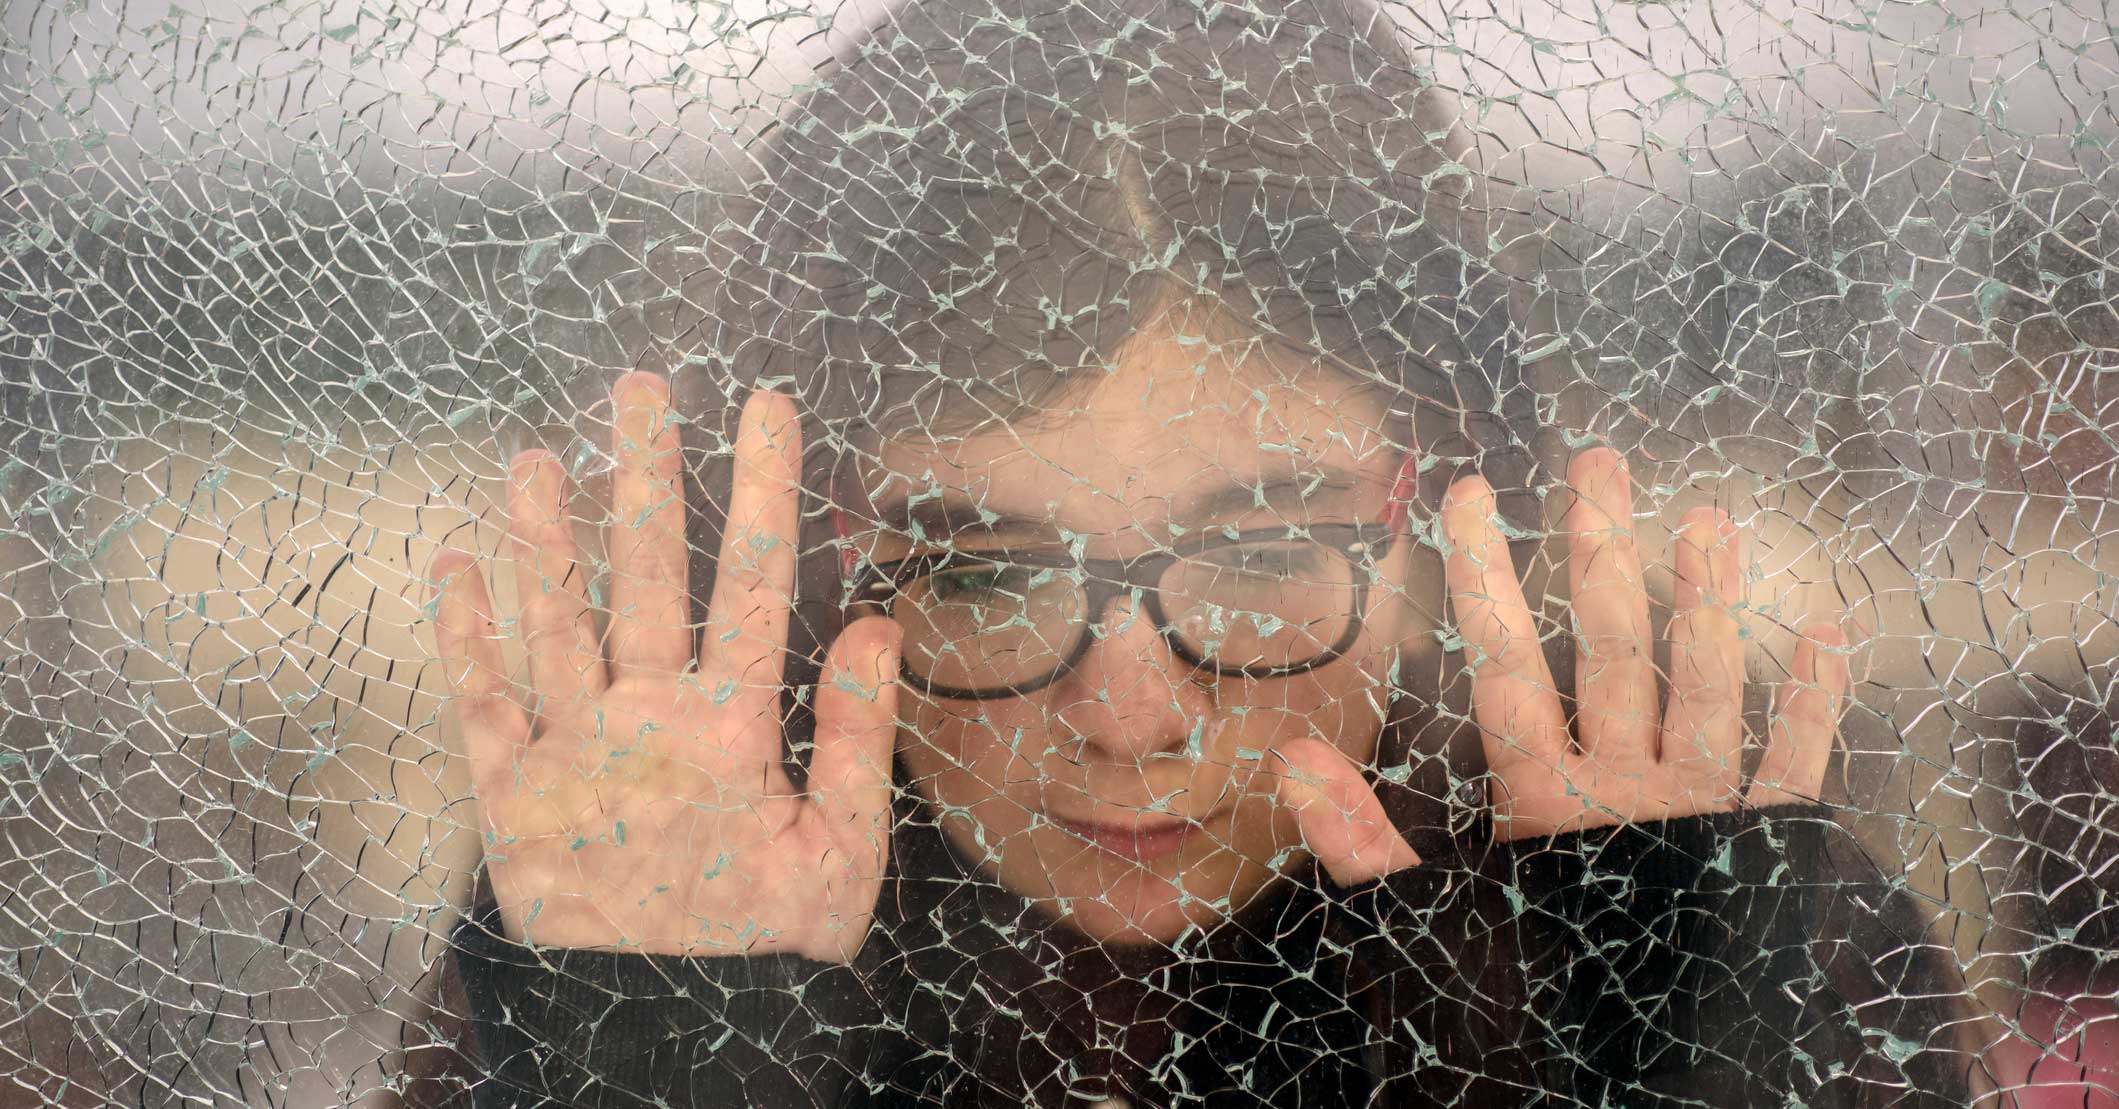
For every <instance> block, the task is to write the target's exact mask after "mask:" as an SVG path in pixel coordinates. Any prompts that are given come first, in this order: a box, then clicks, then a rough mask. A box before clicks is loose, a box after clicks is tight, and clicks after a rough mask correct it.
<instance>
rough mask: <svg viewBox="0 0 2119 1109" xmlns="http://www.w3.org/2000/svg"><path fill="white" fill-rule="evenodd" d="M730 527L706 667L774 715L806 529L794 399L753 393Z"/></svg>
mask: <svg viewBox="0 0 2119 1109" xmlns="http://www.w3.org/2000/svg"><path fill="white" fill-rule="evenodd" d="M735 469H736V472H735V483H734V486H733V487H732V489H731V490H730V494H729V505H728V530H727V531H726V533H724V534H723V536H722V538H721V560H720V562H718V563H716V564H715V567H714V592H713V598H712V600H711V601H710V602H709V603H708V604H707V614H706V629H705V631H704V633H703V634H702V635H701V637H700V645H699V658H700V660H701V667H702V669H703V670H705V671H707V672H710V673H712V674H714V675H718V676H719V677H717V678H716V679H714V680H715V681H719V680H723V679H725V680H730V681H734V682H736V683H737V685H738V691H737V692H736V694H735V695H736V696H738V697H743V698H745V699H746V700H747V701H748V702H749V706H748V707H750V708H751V709H753V710H755V711H757V712H759V713H765V712H770V711H773V710H774V708H775V707H776V703H777V699H778V698H779V695H780V685H781V681H782V675H783V672H784V670H785V662H786V655H787V619H788V608H789V606H790V605H791V604H792V597H793V595H794V588H795V545H796V543H797V541H798V532H797V529H798V528H799V527H800V526H801V487H800V480H801V473H802V430H801V426H800V425H799V424H798V423H797V422H796V413H795V405H794V401H793V399H792V398H790V397H788V396H787V395H786V394H784V393H779V392H775V391H773V390H770V389H759V390H756V391H754V392H752V393H751V395H750V399H749V400H748V401H746V402H745V403H744V405H743V419H742V423H741V425H740V426H739V428H738V430H737V432H736V468H735Z"/></svg>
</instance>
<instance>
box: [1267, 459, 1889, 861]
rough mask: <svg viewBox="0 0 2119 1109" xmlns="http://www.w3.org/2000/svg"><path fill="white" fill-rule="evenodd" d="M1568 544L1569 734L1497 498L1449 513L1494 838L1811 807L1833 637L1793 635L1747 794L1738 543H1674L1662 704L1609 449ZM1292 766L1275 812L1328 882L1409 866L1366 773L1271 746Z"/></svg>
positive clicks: (1582, 485)
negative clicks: (1299, 835)
mask: <svg viewBox="0 0 2119 1109" xmlns="http://www.w3.org/2000/svg"><path fill="white" fill-rule="evenodd" d="M1568 483H1569V485H1570V486H1571V487H1572V488H1573V489H1574V490H1575V491H1576V500H1575V502H1574V504H1573V505H1572V506H1571V507H1570V509H1569V512H1568V516H1567V521H1566V530H1567V532H1568V535H1569V563H1568V567H1569V580H1570V585H1571V593H1570V595H1571V598H1572V608H1573V613H1574V625H1575V630H1576V640H1575V642H1576V667H1575V673H1576V675H1577V687H1576V689H1575V698H1576V702H1577V705H1578V709H1579V711H1578V715H1577V716H1576V718H1575V724H1576V727H1575V733H1576V737H1578V738H1579V745H1577V742H1576V738H1571V737H1570V735H1569V728H1568V719H1567V715H1566V713H1565V711H1564V710H1563V708H1562V706H1561V700H1560V694H1559V690H1558V689H1557V687H1556V686H1555V684H1554V681H1553V678H1552V674H1551V672H1550V667H1548V666H1547V665H1546V662H1545V656H1544V653H1543V651H1542V650H1541V648H1540V646H1539V643H1538V638H1537V627H1536V622H1535V620H1534V619H1533V616H1532V614H1531V611H1530V608H1529V606H1528V605H1527V604H1526V603H1525V602H1524V599H1523V591H1522V587H1521V586H1520V585H1519V584H1518V582H1517V577H1516V570H1515V566H1514V564H1513V562H1512V560H1511V559H1510V557H1509V551H1508V543H1507V541H1506V539H1505V538H1504V537H1503V536H1502V534H1501V533H1500V531H1499V529H1498V528H1497V527H1496V526H1495V523H1494V498H1493V491H1492V490H1491V489H1490V488H1489V487H1488V486H1487V484H1486V483H1485V481H1484V480H1482V479H1479V478H1467V479H1465V480H1463V481H1460V482H1458V483H1456V484H1455V485H1454V486H1452V487H1451V489H1450V491H1449V494H1448V496H1447V498H1446V500H1445V503H1444V506H1443V512H1442V525H1443V531H1444V533H1445V536H1446V538H1447V541H1448V544H1449V548H1450V550H1449V558H1448V570H1447V574H1448V581H1449V593H1450V604H1451V608H1452V611H1453V615H1454V619H1455V623H1456V627H1457V631H1458V634H1459V635H1460V636H1461V637H1462V638H1463V640H1464V641H1465V648H1464V654H1465V659H1466V664H1467V665H1469V666H1470V667H1472V668H1473V671H1474V674H1473V682H1472V702H1473V718H1474V721H1475V722H1476V723H1477V725H1478V727H1479V731H1480V734H1481V736H1482V738H1483V739H1484V746H1485V748H1486V761H1487V769H1488V772H1489V774H1490V779H1489V780H1490V782H1491V786H1490V791H1489V792H1490V795H1491V796H1490V802H1491V803H1492V805H1493V807H1494V835H1495V837H1496V838H1498V839H1518V838H1523V837H1528V836H1540V835H1553V834H1558V833H1562V832H1568V831H1576V830H1580V829H1583V828H1592V827H1597V826H1600V825H1611V824H1620V823H1627V822H1633V821H1647V820H1663V819H1667V818H1672V817H1680V816H1688V815H1694V814H1699V813H1708V812H1718V811H1725V810H1730V809H1734V808H1736V807H1737V806H1738V805H1739V804H1750V805H1754V806H1763V805H1771V804H1783V803H1791V802H1799V801H1804V800H1812V799H1815V798H1816V796H1817V794H1818V792H1819V790H1820V789H1821V787H1822V785H1823V783H1824V775H1825V764H1826V762H1827V760H1828V758H1829V756H1830V755H1831V750H1832V744H1833V739H1834V737H1835V736H1836V735H1837V733H1838V728H1839V718H1840V714H1841V711H1842V709H1843V707H1844V703H1845V696H1846V691H1847V684H1848V672H1847V663H1846V660H1845V658H1844V657H1843V655H1842V654H1840V653H1839V652H1837V651H1835V650H1833V648H1835V647H1839V646H1841V645H1843V644H1844V643H1845V640H1844V638H1843V637H1842V635H1841V634H1840V632H1839V631H1838V629H1837V628H1836V627H1834V626H1833V625H1831V624H1829V623H1820V624H1815V625H1812V626H1810V627H1808V628H1806V629H1805V630H1804V638H1803V640H1802V642H1801V643H1800V644H1799V645H1798V647H1797V648H1796V652H1795V660H1794V680H1792V681H1790V682H1788V683H1786V684H1784V685H1783V686H1782V687H1781V689H1780V690H1779V692H1778V696H1777V698H1776V703H1775V711H1774V713H1773V717H1772V724H1771V727H1770V731H1769V735H1768V737H1767V743H1766V751H1765V754H1764V758H1763V760H1762V763H1761V765H1760V768H1759V772H1758V774H1757V776H1756V778H1755V779H1754V780H1753V783H1752V785H1751V788H1750V789H1749V791H1748V792H1741V793H1740V789H1741V786H1742V782H1741V776H1742V754H1743V739H1744V735H1743V733H1744V728H1743V718H1742V707H1743V682H1744V654H1743V640H1742V638H1741V637H1740V635H1739V625H1738V621H1737V617H1736V616H1735V615H1734V611H1735V609H1736V607H1737V606H1738V605H1739V604H1741V602H1742V600H1743V588H1744V581H1743V575H1742V565H1743V562H1742V554H1741V551H1742V542H1743V535H1742V532H1741V530H1740V529H1738V528H1736V527H1735V526H1734V525H1733V523H1731V522H1730V521H1729V520H1728V518H1727V517H1726V516H1725V515H1723V514H1722V513H1720V512H1718V511H1715V510H1711V509H1696V510H1694V511H1692V512H1690V513H1688V514H1687V515H1686V517H1685V519H1684V522H1683V524H1682V526H1681V529H1680V533H1679V536H1678V542H1677V544H1676V557H1675V562H1676V567H1675V569H1676V571H1677V595H1676V604H1675V611H1674V613H1673V614H1672V616H1671V620H1670V623H1669V627H1668V635H1669V638H1670V642H1671V673H1670V675H1669V677H1670V687H1671V688H1670V694H1669V699H1668V704H1667V705H1665V706H1663V707H1662V708H1661V709H1660V711H1659V709H1658V706H1657V705H1656V704H1655V701H1656V692H1657V684H1656V673H1655V669H1654V658H1655V655H1654V651H1653V647H1654V643H1653V641H1652V640H1651V639H1650V637H1649V619H1648V594H1647V590H1646V588H1645V586H1644V584H1643V581H1642V575H1641V564H1640V558H1639V555H1638V554H1637V552H1636V545H1635V539H1634V534H1633V528H1632V525H1631V521H1632V519H1633V514H1632V513H1633V508H1632V496H1631V491H1630V489H1629V487H1628V482H1627V476H1626V470H1625V466H1624V462H1623V460H1622V459H1621V458H1620V457H1619V455H1618V454H1617V453H1616V452H1613V451H1609V450H1602V449H1598V450H1591V451H1585V452H1583V453H1582V454H1580V455H1577V456H1576V457H1575V459H1574V460H1573V463H1572V464H1571V465H1570V467H1569V470H1568ZM1280 754H1281V755H1282V757H1283V758H1284V759H1285V761H1286V763H1287V765H1288V766H1289V768H1290V769H1291V772H1290V773H1286V774H1283V776H1282V778H1281V783H1280V790H1281V796H1282V799H1283V801H1284V802H1285V803H1286V804H1288V805H1290V806H1291V807H1293V808H1296V809H1297V810H1298V812H1299V813H1300V816H1301V820H1302V826H1303V835H1304V838H1305V839H1306V841H1307V842H1308V843H1309V844H1310V846H1311V849H1312V850H1313V851H1315V852H1316V853H1317V855H1318V856H1319V859H1320V861H1321V862H1322V863H1323V864H1324V866H1325V867H1326V869H1327V870H1328V871H1329V872H1330V873H1331V874H1332V876H1333V877H1334V879H1336V880H1337V881H1339V882H1341V883H1343V884H1355V883H1359V882H1362V881H1366V880H1369V879H1372V878H1375V877H1377V876H1379V875H1382V874H1387V873H1390V872H1391V871H1394V870H1398V869H1400V868H1402V867H1405V866H1410V865H1413V864H1414V863H1416V862H1418V861H1419V856H1418V854H1417V853H1416V852H1415V851H1414V850H1413V848H1412V847H1411V846H1410V845H1409V844H1407V843H1406V842H1405V840H1404V839H1403V837H1401V836H1400V835H1399V834H1398V833H1397V831H1396V830H1395V829H1393V828H1392V826H1391V824H1390V822H1389V818H1388V817H1387V816H1386V815H1385V813H1384V810H1383V806H1382V804H1381V802H1379V801H1378V800H1377V798H1376V795H1375V792H1374V791H1373V789H1371V787H1370V786H1369V784H1368V782H1367V781H1366V780H1364V779H1363V777H1362V775H1361V773H1360V771H1359V770H1358V769H1357V768H1356V767H1355V766H1354V764H1353V763H1352V762H1350V761H1349V760H1348V759H1347V758H1346V757H1345V756H1344V755H1342V754H1341V753H1339V752H1338V751H1336V750H1334V749H1332V748H1331V747H1330V745H1328V744H1323V743H1319V742H1316V741H1313V740H1299V741H1296V742H1293V743H1290V744H1288V745H1287V746H1285V747H1283V748H1282V749H1281V752H1280Z"/></svg>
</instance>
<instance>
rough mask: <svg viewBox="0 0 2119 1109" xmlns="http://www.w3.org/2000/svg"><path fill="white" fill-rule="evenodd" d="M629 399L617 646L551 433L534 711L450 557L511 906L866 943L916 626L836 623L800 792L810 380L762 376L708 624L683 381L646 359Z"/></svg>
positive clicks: (511, 909) (672, 937)
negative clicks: (795, 680) (782, 706)
mask: <svg viewBox="0 0 2119 1109" xmlns="http://www.w3.org/2000/svg"><path fill="white" fill-rule="evenodd" d="M612 401H613V406H614V409H615V411H616V420H615V421H614V440H615V442H614V447H613V453H614V455H615V457H616V458H617V468H616V471H615V473H614V481H613V494H612V496H613V506H612V507H613V519H614V520H616V521H617V523H616V525H615V529H614V532H613V534H612V535H611V537H610V556H611V563H612V570H613V573H612V582H611V589H610V593H611V599H610V607H611V619H610V632H609V635H610V641H609V642H610V647H609V652H608V660H606V658H605V652H604V651H602V650H600V649H599V647H598V644H597V638H596V630H595V624H594V620H593V616H592V614H591V611H590V608H589V604H588V599H587V594H586V590H585V588H584V583H583V574H584V571H583V569H582V567H581V566H580V564H579V561H578V559H577V556H576V552H575V550H574V543H573V538H572V535H571V532H570V531H569V528H568V525H567V524H566V522H565V521H566V512H565V507H566V499H567V497H566V489H565V486H566V478H565V475H564V474H563V472H562V471H561V469H560V466H559V464H558V463H557V461H556V460H554V459H553V458H552V457H551V456H550V455H549V454H546V453H544V452H541V451H540V452H525V453H524V454H523V455H522V456H519V457H518V458H517V459H516V460H515V463H514V467H513V470H514V475H513V481H512V482H511V486H510V496H509V501H508V518H509V533H510V537H511V545H512V548H513V551H514V562H515V573H516V580H517V582H518V586H519V590H518V591H519V594H520V596H521V597H522V598H523V612H522V614H521V620H520V632H521V635H522V636H523V642H524V644H525V646H526V647H527V648H528V651H529V656H530V679H531V684H532V686H533V687H534V695H535V696H534V699H533V702H532V703H533V705H534V707H535V709H536V712H535V715H534V717H533V716H532V715H531V714H530V713H526V712H525V711H523V709H522V707H521V706H520V705H519V704H518V703H517V702H516V701H515V700H514V699H513V698H512V697H511V696H510V691H509V686H508V681H507V678H506V677H505V675H504V674H503V672H502V662H501V653H500V645H499V642H498V639H497V638H496V636H497V633H496V631H495V628H494V624H493V616H492V604H491V601H490V599H489V596H488V593H487V590H486V586H485V582H484V579H483V577H482V576H481V574H480V573H479V570H478V568H477V566H476V564H475V562H474V560H473V559H472V558H471V557H470V556H469V555H466V554H463V553H461V552H446V553H444V554H442V555H439V556H437V557H436V558H435V560H434V563H433V565H432V567H431V568H430V570H429V578H430V580H432V581H433V582H434V583H435V585H436V589H437V590H438V593H439V623H438V626H437V631H436V640H437V645H438V649H439V653H440V655H441V657H442V659H443V660H444V662H445V664H446V667H447V670H448V678H449V681H450V689H451V694H452V697H453V701H452V703H453V704H454V705H455V708H456V712H457V716H458V719H459V721H460V723H461V725H462V728H463V734H464V743H465V747H466V749H467V753H468V756H469V758H470V762H471V770H472V783H473V789H474V790H475V792H476V794H477V796H478V799H479V803H480V812H481V814H482V818H483V820H484V822H485V827H486V831H487V834H488V845H487V864H486V865H487V873H488V874H489V876H490V878H491V880H492V884H493V892H494V896H495V899H496V900H497V901H498V903H499V906H500V913H501V919H502V922H503V927H504V929H505V930H506V931H507V933H508V935H509V937H510V938H512V939H516V940H518V941H520V940H528V941H530V942H534V943H537V944H541V945H547V946H564V947H587V948H624V949H630V950H638V951H644V952H650V953H664V954H679V955H730V954H743V953H750V954H762V953H766V952H773V951H781V952H790V953H795V954H802V955H807V956H810V957H812V958H818V959H829V960H849V959H851V958H852V956H853V954H854V952H855V951H857V950H858V949H859V947H860V946H861V943H862V941H863V940H864V939H865V938H866V936H867V934H868V928H869V922H870V919H871V917H872V915H873V913H874V910H875V904H876V899H877V896H878V894H879V893H880V891H881V888H882V875H883V872H884V867H885V863H886V862H887V860H888V856H889V820H890V767H891V749H892V744H893V742H894V739H895V731H896V720H897V686H896V681H895V678H896V673H897V663H896V661H895V659H896V651H897V641H898V638H899V632H898V629H897V625H896V623H895V622H894V621H892V620H889V619H887V618H876V619H868V620H861V621H858V622H856V623H854V624H852V625H850V626H849V627H848V628H847V629H846V631H845V632H844V633H843V634H842V635H840V637H839V638H838V640H837V641H836V642H834V643H833V644H832V647H831V649H830V651H829V653H828V654H827V657H826V661H825V669H824V677H823V681H822V682H821V683H820V684H819V686H818V690H817V740H816V744H817V745H816V753H815V756H814V760H813V763H812V771H811V775H810V794H809V795H807V796H805V795H804V794H802V793H798V792H797V791H796V790H795V789H794V787H793V785H792V784H791V782H790V781H789V780H788V777H787V774H786V772H785V769H784V767H783V763H782V738H781V729H780V723H779V703H780V693H781V685H782V681H783V678H782V658H783V654H784V652H785V650H786V637H787V622H788V611H789V598H790V597H791V596H792V593H793V589H794V576H795V536H796V534H797V531H796V529H797V526H798V523H799V516H798V511H799V509H798V505H799V471H800V467H801V463H800V459H801V448H800V443H799V425H798V424H797V423H796V416H795V407H794V403H793V402H792V400H790V399H789V398H788V397H786V396H784V395H782V394H779V393H774V392H769V391H765V390H760V391H758V392H756V393H754V394H752V396H751V398H750V400H749V403H748V404H747V405H746V406H745V408H744V411H743V419H742V426H741V431H740V432H739V434H738V436H737V441H736V473H735V484H734V489H733V492H732V497H731V500H730V507H729V522H728V529H727V533H726V537H725V538H724V540H723V542H722V547H721V552H720V561H719V563H718V564H717V565H718V569H717V572H716V574H715V580H714V589H713V596H712V598H711V601H710V602H709V606H708V614H707V621H706V628H705V631H704V634H703V635H701V636H700V637H699V638H698V640H697V641H696V642H695V641H694V638H693V633H692V630H691V628H690V627H689V626H688V624H689V621H688V613H689V601H688V596H689V593H688V582H687V564H688V550H687V547H686V543H685V538H684V500H683V496H682V492H681V485H680V478H681V469H680V464H679V452H678V435H677V431H676V427H675V425H674V423H673V422H672V421H671V420H670V418H669V387H668V385H667V383H666V382H665V381H663V379H661V378H660V377H657V376H655V375H652V374H646V373H634V374H629V375H627V376H626V377H625V378H622V379H621V380H620V381H619V382H618V383H617V385H616V386H615V387H614V388H613V390H612ZM695 659H696V662H697V665H696V667H694V666H693V663H694V661H695Z"/></svg>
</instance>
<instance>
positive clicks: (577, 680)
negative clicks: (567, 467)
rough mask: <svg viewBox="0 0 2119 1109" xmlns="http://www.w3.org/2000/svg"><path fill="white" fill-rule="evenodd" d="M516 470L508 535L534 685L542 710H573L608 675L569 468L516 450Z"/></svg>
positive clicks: (599, 689)
mask: <svg viewBox="0 0 2119 1109" xmlns="http://www.w3.org/2000/svg"><path fill="white" fill-rule="evenodd" d="M511 469H512V471H513V474H512V477H511V480H510V482H509V492H508V535H509V537H510V542H511V544H512V545H513V548H514V556H515V557H514V562H515V595H516V596H517V597H518V598H520V604H521V605H522V618H521V624H522V641H523V646H524V647H525V648H526V649H527V650H528V651H529V653H530V684H531V687H532V689H533V691H534V692H535V693H536V695H537V699H538V704H537V712H538V713H539V714H547V713H551V712H554V711H566V710H568V709H570V708H576V707H579V706H582V705H585V704H587V703H588V702H589V701H590V700H592V699H593V698H595V697H597V696H599V695H601V694H602V693H603V690H604V686H605V684H606V682H607V676H606V675H605V673H604V667H603V651H602V648H601V647H600V646H599V645H598V644H597V642H596V621H595V618H594V617H593V616H591V615H590V612H589V599H588V591H587V586H586V583H585V581H584V580H583V574H582V570H581V562H580V558H579V555H578V553H577V552H576V551H575V549H574V528H573V525H572V524H570V523H569V522H568V517H567V506H566V502H567V488H566V481H567V479H566V473H565V472H564V471H563V470H562V469H561V467H560V465H559V460H558V459H555V458H553V457H552V453H551V452H550V451H545V450H531V451H524V452H522V453H521V454H518V455H516V456H515V462H514V465H513V466H512V467H511Z"/></svg>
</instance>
